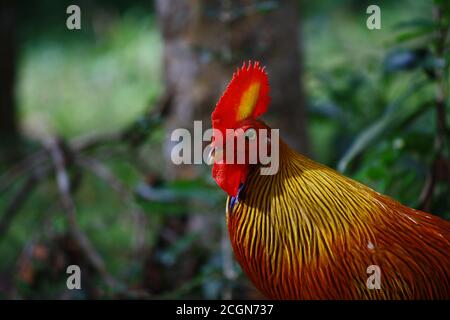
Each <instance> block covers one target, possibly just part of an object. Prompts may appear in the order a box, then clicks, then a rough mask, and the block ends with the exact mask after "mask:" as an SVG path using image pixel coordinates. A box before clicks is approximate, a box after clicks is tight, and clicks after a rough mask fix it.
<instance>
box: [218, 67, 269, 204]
mask: <svg viewBox="0 0 450 320" xmlns="http://www.w3.org/2000/svg"><path fill="white" fill-rule="evenodd" d="M268 103H269V83H268V79H267V74H266V72H265V70H264V68H262V67H260V65H259V63H257V62H255V63H251V62H249V63H248V65H246V64H245V63H244V65H243V66H242V67H241V68H240V69H238V71H237V72H236V73H235V74H234V75H233V79H232V80H231V82H230V84H229V85H228V87H227V89H226V91H225V93H224V94H223V96H222V97H221V99H220V100H219V102H218V103H217V105H216V108H215V110H214V112H213V113H212V116H211V120H212V126H213V129H214V132H213V141H212V143H211V147H212V148H211V153H210V160H211V161H210V162H214V166H213V170H212V175H213V178H214V179H215V180H216V182H217V184H218V185H219V186H220V187H221V188H222V189H223V190H224V191H225V192H226V193H228V195H230V196H236V195H237V193H238V190H239V186H240V185H241V183H244V182H245V179H246V178H247V175H248V173H249V171H250V167H251V166H252V165H254V164H257V163H258V162H259V154H260V150H261V148H269V150H270V130H268V127H267V126H266V125H265V124H264V123H263V122H262V121H259V120H257V117H259V116H260V115H262V114H263V113H264V112H266V110H267V105H268ZM265 151H266V152H267V150H265ZM266 154H267V153H266Z"/></svg>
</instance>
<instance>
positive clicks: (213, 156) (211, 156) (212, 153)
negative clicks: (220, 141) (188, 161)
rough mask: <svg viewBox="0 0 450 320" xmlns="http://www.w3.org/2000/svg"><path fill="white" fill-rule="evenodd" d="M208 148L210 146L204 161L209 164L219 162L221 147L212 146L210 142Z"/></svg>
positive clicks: (221, 152) (220, 159)
mask: <svg viewBox="0 0 450 320" xmlns="http://www.w3.org/2000/svg"><path fill="white" fill-rule="evenodd" d="M208 148H210V150H209V153H208V158H207V159H206V163H207V164H208V165H209V166H210V165H213V164H214V163H216V162H221V161H222V157H223V149H222V148H219V147H215V146H213V144H212V143H211V144H210V145H209V146H208Z"/></svg>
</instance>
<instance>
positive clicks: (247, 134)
mask: <svg viewBox="0 0 450 320" xmlns="http://www.w3.org/2000/svg"><path fill="white" fill-rule="evenodd" d="M245 137H246V138H247V139H249V140H254V139H256V130H255V129H253V128H250V129H248V130H247V131H245Z"/></svg>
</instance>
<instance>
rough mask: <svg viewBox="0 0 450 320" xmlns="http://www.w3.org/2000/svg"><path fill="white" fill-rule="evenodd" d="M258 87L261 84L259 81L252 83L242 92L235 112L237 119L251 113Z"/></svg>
mask: <svg viewBox="0 0 450 320" xmlns="http://www.w3.org/2000/svg"><path fill="white" fill-rule="evenodd" d="M260 87H261V84H260V83H259V82H255V83H252V84H251V85H250V86H249V87H248V88H247V90H245V92H244V93H243V94H242V98H241V101H240V103H239V107H238V112H237V118H236V120H237V121H241V120H244V119H246V118H248V117H249V116H250V115H251V114H252V113H253V110H254V109H255V106H256V102H257V101H258V97H259V89H260Z"/></svg>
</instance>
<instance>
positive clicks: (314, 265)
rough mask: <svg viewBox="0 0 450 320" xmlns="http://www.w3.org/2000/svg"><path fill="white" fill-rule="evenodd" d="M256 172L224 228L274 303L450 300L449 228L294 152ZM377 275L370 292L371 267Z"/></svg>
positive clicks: (284, 148)
mask: <svg viewBox="0 0 450 320" xmlns="http://www.w3.org/2000/svg"><path fill="white" fill-rule="evenodd" d="M257 169H258V168H257V167H255V168H253V170H252V171H251V173H250V175H249V176H248V178H247V180H246V183H245V186H244V188H243V190H242V191H241V193H240V195H239V200H238V201H237V202H236V204H235V205H234V206H233V208H232V209H231V210H230V208H229V207H230V206H229V201H230V199H228V203H227V223H228V230H229V234H230V239H231V243H232V247H233V250H234V253H235V256H236V258H237V260H238V261H239V263H240V265H241V266H242V268H243V270H244V272H245V273H246V274H247V275H248V276H249V278H250V279H251V281H252V282H253V283H254V284H255V286H256V287H257V288H258V289H259V290H260V291H261V292H262V293H263V294H265V295H266V296H267V297H268V298H275V299H449V298H450V276H449V272H450V258H449V256H450V255H449V253H450V250H449V249H450V223H449V222H448V221H445V220H443V219H440V218H438V217H436V216H433V215H430V214H427V213H425V212H421V211H418V210H414V209H411V208H408V207H405V206H403V205H401V204H400V203H398V202H396V201H395V200H392V199H391V198H389V197H386V196H384V195H381V194H379V193H377V192H375V191H374V190H372V189H370V188H368V187H366V186H364V185H362V184H360V183H358V182H356V181H353V180H351V179H349V178H346V177H344V176H342V175H340V174H339V173H338V172H336V171H334V170H332V169H330V168H327V167H325V166H322V165H320V164H318V163H315V162H314V161H312V160H310V159H308V158H306V157H303V156H301V155H299V154H297V153H295V152H294V151H293V150H292V149H290V148H289V147H288V146H287V145H286V144H284V143H283V142H280V170H279V172H278V173H277V174H276V175H273V176H262V175H260V172H259V170H257ZM370 265H377V266H379V267H380V270H381V289H379V290H377V289H368V288H367V285H366V282H367V279H368V277H369V276H370V275H369V274H367V268H368V267H369V266H370Z"/></svg>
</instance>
